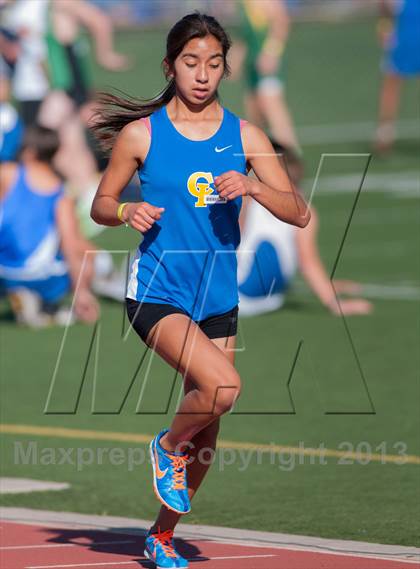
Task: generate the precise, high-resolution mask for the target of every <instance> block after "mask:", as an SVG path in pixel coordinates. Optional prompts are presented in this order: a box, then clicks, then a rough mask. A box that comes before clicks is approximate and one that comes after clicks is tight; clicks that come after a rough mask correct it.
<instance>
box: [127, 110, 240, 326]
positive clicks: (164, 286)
mask: <svg viewBox="0 0 420 569" xmlns="http://www.w3.org/2000/svg"><path fill="white" fill-rule="evenodd" d="M150 126H151V145H150V149H149V152H148V154H147V157H146V159H145V161H144V164H143V165H142V167H141V168H140V169H139V178H140V182H141V186H142V192H143V200H144V201H146V202H149V203H151V204H152V205H154V206H157V207H164V208H165V211H164V212H163V214H162V217H161V219H160V220H159V221H155V223H154V224H153V226H152V228H151V229H149V231H147V232H146V233H145V234H144V239H143V241H142V243H141V244H140V246H139V248H138V250H137V255H136V258H135V260H134V262H133V265H132V269H131V276H130V280H129V285H128V290H127V297H128V298H132V299H134V300H137V301H139V302H156V303H160V304H172V305H174V306H177V307H179V308H181V309H183V310H185V311H186V312H187V313H188V314H189V315H190V317H191V318H192V319H193V320H195V321H199V320H203V319H205V318H208V317H210V316H214V315H216V314H222V313H224V312H227V311H228V310H230V309H231V308H233V307H234V306H236V305H237V304H238V285H237V259H236V249H237V247H238V245H239V242H240V231H239V221H238V218H239V212H240V209H241V205H242V198H241V197H238V198H236V199H234V200H232V201H226V200H223V199H221V198H220V197H219V194H218V192H217V191H216V188H215V185H214V178H215V177H216V176H218V175H220V174H223V173H225V172H227V171H228V170H236V171H238V172H240V173H242V174H246V159H245V156H244V151H243V147H242V141H241V132H240V119H239V118H238V117H237V116H236V115H234V114H233V113H231V112H230V111H229V110H228V109H226V108H223V120H222V123H221V125H220V127H219V129H218V130H217V132H216V133H215V134H214V135H213V136H211V137H210V138H208V139H205V140H198V141H195V140H191V139H189V138H186V137H185V136H183V135H182V134H181V133H180V132H178V130H177V129H176V128H175V126H174V125H173V123H172V122H171V121H170V119H169V117H168V114H167V110H166V107H162V108H160V109H158V110H157V111H155V112H154V113H152V114H151V115H150ZM216 149H217V150H216Z"/></svg>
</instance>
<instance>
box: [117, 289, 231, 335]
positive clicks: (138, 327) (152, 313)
mask: <svg viewBox="0 0 420 569" xmlns="http://www.w3.org/2000/svg"><path fill="white" fill-rule="evenodd" d="M125 301H126V307H127V314H128V319H129V320H130V322H131V325H132V326H133V328H134V330H135V331H136V332H137V334H138V335H139V336H140V338H141V339H142V340H143V342H146V339H147V336H148V335H149V332H150V330H151V329H152V328H153V326H154V325H155V324H156V323H157V322H159V320H161V319H162V318H164V317H165V316H168V314H185V315H186V316H188V317H190V316H189V314H187V312H185V311H184V310H182V309H181V308H178V307H176V306H173V305H172V304H158V303H155V302H143V303H140V302H138V301H137V300H132V299H131V298H126V299H125ZM196 324H197V325H198V326H199V327H200V328H201V330H202V331H203V332H204V333H205V334H206V335H207V337H208V338H227V337H228V336H235V335H236V331H237V327H238V307H237V306H235V307H234V308H232V309H231V310H229V311H228V312H224V313H223V314H217V315H216V316H210V317H209V318H206V319H205V320H200V321H199V322H196Z"/></svg>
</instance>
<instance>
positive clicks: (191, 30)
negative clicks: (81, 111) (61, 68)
mask: <svg viewBox="0 0 420 569" xmlns="http://www.w3.org/2000/svg"><path fill="white" fill-rule="evenodd" d="M229 48H230V40H229V38H228V36H227V34H226V32H225V31H224V29H223V28H222V27H221V26H220V24H219V23H218V22H217V20H215V19H214V18H213V17H211V16H207V15H204V14H200V13H198V12H196V13H193V14H189V15H187V16H185V17H184V18H182V19H181V20H180V21H178V22H177V23H176V24H175V25H174V26H173V28H172V29H171V30H170V32H169V34H168V37H167V50H166V56H165V58H164V61H163V65H164V69H165V75H166V78H167V80H168V85H167V86H166V88H165V89H164V90H163V91H162V92H161V93H160V94H159V95H158V96H156V97H155V98H153V99H151V100H138V99H129V100H127V99H122V98H120V97H116V96H114V95H106V96H104V97H103V100H102V107H101V110H100V112H99V117H98V121H97V122H96V125H95V127H94V129H95V131H96V134H97V136H98V137H99V138H100V139H101V140H102V142H105V143H107V144H108V147H111V146H112V154H111V159H110V162H109V166H108V168H107V170H106V172H105V174H104V176H103V178H102V181H101V184H100V186H99V188H98V191H97V194H96V197H95V199H94V202H93V205H92V212H91V215H92V218H93V219H94V220H95V221H96V222H97V223H101V224H104V225H110V226H114V225H120V224H121V223H126V224H127V225H129V226H130V227H132V228H133V229H135V230H137V231H139V232H140V233H142V234H143V235H144V238H143V241H142V242H141V244H140V247H139V249H138V253H137V257H136V259H135V260H134V262H133V264H132V268H131V276H130V280H129V285H128V290H127V300H126V303H127V312H128V316H129V319H130V322H131V325H132V326H133V328H134V329H135V330H136V332H137V333H138V334H139V336H140V337H141V339H142V340H143V341H144V342H145V343H146V344H147V345H148V346H149V347H151V348H152V349H153V350H155V351H156V352H157V353H158V354H159V355H160V356H161V357H162V358H163V359H164V360H165V361H166V362H168V363H169V364H170V365H171V366H173V367H174V368H176V369H177V370H179V371H180V372H181V374H182V376H183V379H184V392H185V396H184V399H183V400H182V402H181V404H180V407H179V409H178V411H177V413H176V415H175V417H174V419H173V421H172V423H171V425H170V428H169V429H164V430H162V431H161V432H160V433H159V434H158V435H157V436H156V437H155V438H154V439H153V440H152V441H151V444H150V452H151V459H152V465H153V487H154V490H155V493H156V495H157V497H158V498H159V500H160V501H161V502H162V504H163V505H162V507H161V509H160V512H159V515H158V517H157V520H156V522H155V524H154V525H153V527H152V528H150V531H149V533H148V535H147V537H146V550H145V555H146V556H147V557H148V558H150V559H151V560H153V561H154V562H155V563H156V565H157V566H158V567H186V566H187V565H188V563H187V561H186V560H185V559H183V558H182V557H181V556H180V555H179V554H178V553H177V551H176V550H175V547H174V543H173V530H174V528H175V525H176V523H177V522H178V520H179V518H180V516H181V515H182V514H186V513H188V512H189V511H190V500H191V499H192V497H193V496H194V494H195V493H196V491H197V489H198V487H199V486H200V484H201V482H202V480H203V478H204V476H205V474H206V472H207V470H208V467H209V465H208V464H203V463H202V462H200V461H199V460H195V458H196V456H197V455H198V453H199V452H200V449H202V448H210V449H215V446H216V438H217V434H218V430H219V418H220V416H221V415H223V414H224V413H226V412H228V411H229V410H230V409H231V408H232V406H233V404H234V402H235V401H236V399H237V398H238V396H239V394H240V391H241V379H240V377H239V374H238V373H237V371H236V370H235V367H234V346H235V335H236V327H237V315H238V290H237V275H236V268H237V263H236V248H237V247H238V245H239V241H240V234H239V223H238V216H239V211H240V208H241V200H242V198H241V196H243V195H248V196H251V197H252V198H253V199H255V200H257V201H258V202H259V203H260V204H261V205H262V206H264V207H266V208H267V209H268V210H269V211H270V212H271V213H272V214H273V215H275V216H276V217H278V218H279V219H281V220H283V221H286V222H288V223H291V224H293V225H297V226H299V227H304V226H306V225H307V223H308V221H309V218H310V214H309V210H308V208H307V206H306V204H305V202H304V200H303V199H302V197H301V196H300V195H299V194H298V193H296V192H295V191H294V190H293V188H292V186H291V184H290V183H289V180H288V177H287V175H286V173H285V172H284V170H283V169H282V167H281V166H280V164H279V162H278V160H277V158H276V156H275V153H274V151H273V147H272V145H271V143H270V141H269V139H268V138H267V136H266V135H265V134H264V132H263V131H262V130H261V129H259V128H257V127H256V126H254V125H252V124H249V123H245V124H244V121H240V119H239V118H238V117H237V116H235V115H234V114H233V113H231V112H230V111H229V110H228V109H227V108H225V107H223V106H222V105H221V103H220V101H219V97H218V87H219V84H220V81H221V80H222V78H223V77H224V76H226V75H227V74H228V73H229V68H228V66H227V63H226V56H227V53H228V50H229ZM250 168H252V169H253V170H254V172H255V174H256V176H257V178H256V179H251V178H248V177H247V171H248V170H249V169H250ZM136 170H138V171H139V177H140V181H141V186H142V192H143V198H144V201H142V202H139V203H122V204H120V203H119V195H120V193H121V191H122V190H123V188H124V187H125V186H126V184H127V183H128V182H129V180H130V179H131V177H132V175H133V174H134V172H135V171H136ZM187 448H188V451H189V452H188V454H187V452H186V449H187ZM206 462H208V461H206ZM187 463H188V464H187Z"/></svg>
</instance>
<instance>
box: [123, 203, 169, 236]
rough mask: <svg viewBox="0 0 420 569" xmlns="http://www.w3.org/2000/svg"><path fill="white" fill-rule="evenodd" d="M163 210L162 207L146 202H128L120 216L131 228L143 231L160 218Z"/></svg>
mask: <svg viewBox="0 0 420 569" xmlns="http://www.w3.org/2000/svg"><path fill="white" fill-rule="evenodd" d="M164 211H165V208H164V207H156V206H154V205H152V204H150V203H147V202H139V203H129V204H127V205H126V206H125V208H124V210H123V214H122V218H123V221H124V222H125V223H128V225H130V227H132V228H133V229H136V230H137V231H140V232H141V233H145V232H146V231H148V230H149V229H150V228H151V227H152V225H153V224H154V223H155V221H158V220H159V219H160V218H161V215H162V213H163V212H164Z"/></svg>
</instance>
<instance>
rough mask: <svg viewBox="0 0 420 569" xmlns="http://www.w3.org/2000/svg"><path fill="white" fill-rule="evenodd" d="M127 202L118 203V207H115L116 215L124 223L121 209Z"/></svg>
mask: <svg viewBox="0 0 420 569" xmlns="http://www.w3.org/2000/svg"><path fill="white" fill-rule="evenodd" d="M127 204H128V202H124V203H120V205H119V206H118V209H117V217H118V219H119V220H120V221H122V222H123V223H125V221H124V220H123V218H122V213H123V210H124V208H125V206H126V205H127Z"/></svg>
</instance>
